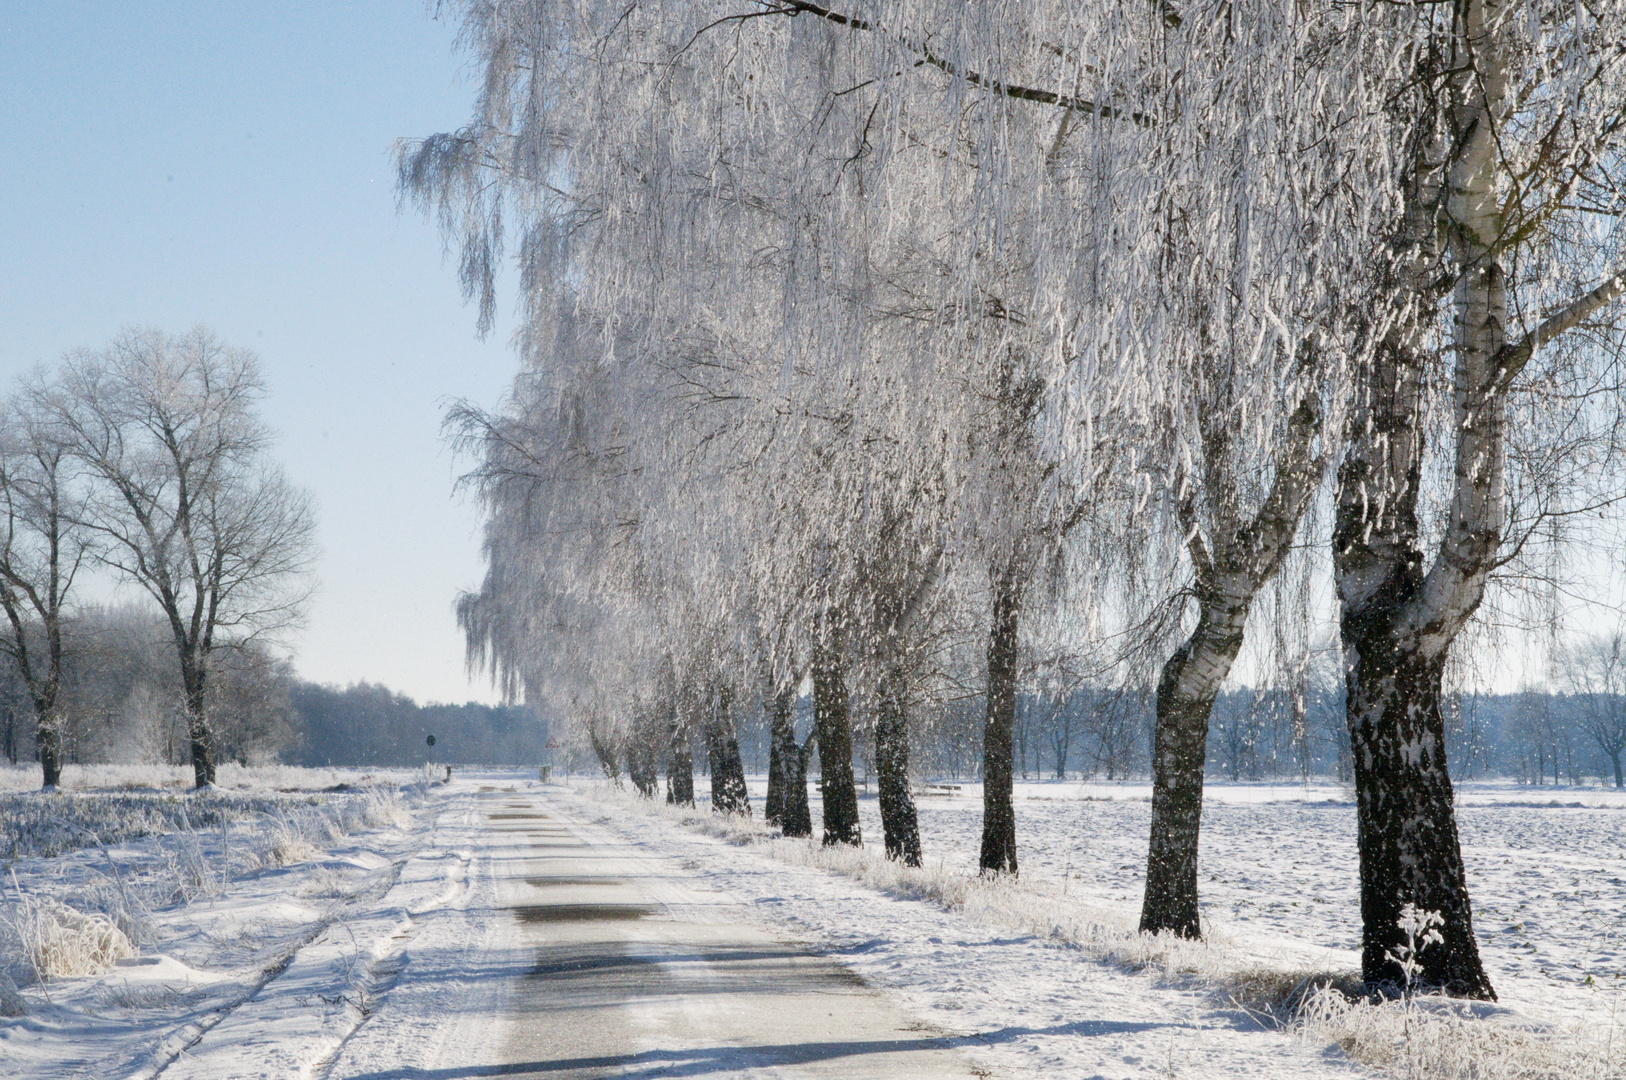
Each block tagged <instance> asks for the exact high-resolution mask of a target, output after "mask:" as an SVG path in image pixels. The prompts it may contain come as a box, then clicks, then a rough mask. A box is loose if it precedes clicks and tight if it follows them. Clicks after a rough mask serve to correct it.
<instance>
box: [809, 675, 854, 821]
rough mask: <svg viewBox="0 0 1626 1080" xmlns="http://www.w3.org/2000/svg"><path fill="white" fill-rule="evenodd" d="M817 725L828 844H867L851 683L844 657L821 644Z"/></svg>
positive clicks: (815, 710) (816, 681) (816, 692)
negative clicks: (860, 807) (858, 781)
mask: <svg viewBox="0 0 1626 1080" xmlns="http://www.w3.org/2000/svg"><path fill="white" fill-rule="evenodd" d="M813 722H814V725H815V726H816V727H817V729H818V739H819V789H820V791H821V792H822V793H823V796H824V842H825V844H826V845H829V844H853V845H859V844H862V843H863V842H864V839H863V834H862V833H861V831H860V830H859V827H858V791H857V788H856V787H855V786H854V784H853V733H852V724H851V721H850V720H849V718H848V715H847V681H846V679H845V678H843V676H842V673H841V657H840V655H839V653H838V652H837V651H836V650H835V649H833V648H831V647H830V646H828V645H819V646H818V647H817V648H816V650H815V653H814V659H813Z"/></svg>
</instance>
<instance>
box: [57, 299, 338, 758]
mask: <svg viewBox="0 0 1626 1080" xmlns="http://www.w3.org/2000/svg"><path fill="white" fill-rule="evenodd" d="M63 387H64V391H65V392H64V394H63V395H62V396H61V398H60V399H59V400H58V402H57V407H56V409H55V411H54V416H53V419H54V420H55V422H56V423H58V424H60V425H61V426H62V428H63V429H64V430H65V432H66V434H67V438H68V439H69V440H70V446H71V453H72V455H73V457H74V458H76V459H77V460H78V462H79V463H80V464H81V465H82V466H83V468H84V469H85V471H86V472H87V473H88V474H89V475H90V477H91V478H92V479H93V481H94V484H93V490H92V494H91V497H90V498H89V500H88V502H87V504H86V509H85V513H84V517H83V522H84V524H85V525H86V526H87V527H88V528H90V529H91V530H92V531H93V533H94V534H95V535H96V536H97V538H98V539H99V541H100V546H99V548H98V550H97V557H98V559H100V560H101V562H103V563H104V564H105V565H107V566H108V567H110V568H112V569H114V570H116V571H118V572H119V573H121V574H123V575H124V576H125V577H127V578H128V579H129V580H130V581H132V582H134V583H135V584H137V585H138V586H140V587H141V588H142V589H143V590H144V591H146V592H147V593H148V594H149V595H150V596H151V597H152V598H153V599H154V600H155V601H157V603H158V606H159V608H160V610H161V611H162V612H163V615H164V617H165V619H166V620H167V622H168V624H169V628H170V633H171V636H172V638H173V640H174V645H175V650H176V656H177V659H178V661H179V663H180V674H181V682H182V685H183V687H184V695H185V709H186V720H187V734H188V738H189V740H190V742H191V758H192V770H193V775H194V777H195V779H196V782H197V784H198V786H199V787H203V786H206V785H208V784H211V783H213V782H214V775H215V745H214V736H213V732H212V729H211V726H210V723H209V718H208V714H207V701H208V697H207V686H208V678H209V660H210V655H211V654H212V653H213V652H214V651H215V650H217V649H220V648H224V647H229V646H232V645H235V644H239V643H242V642H244V641H248V640H252V639H254V638H256V637H259V636H261V635H265V634H268V633H273V632H275V631H278V630H281V629H285V628H288V627H290V626H291V625H293V624H294V623H295V622H296V621H297V619H298V618H299V615H300V613H301V611H302V609H303V606H304V602H305V600H306V599H307V598H308V597H309V595H310V584H309V576H308V575H309V570H310V563H311V560H312V557H313V554H314V548H313V538H312V531H313V528H314V522H313V517H312V511H311V507H310V502H309V499H308V497H307V496H306V495H305V493H304V492H302V491H300V490H299V489H297V488H295V487H294V486H293V485H292V484H290V483H289V482H288V480H287V479H286V478H285V477H284V476H283V475H282V473H281V472H280V470H278V469H277V468H276V467H275V466H274V465H272V464H271V463H270V462H269V461H268V460H267V459H266V450H267V448H268V446H269V444H270V441H271V433H270V431H269V430H268V429H267V428H266V426H265V424H264V423H263V422H262V421H261V420H260V418H259V415H258V412H257V406H258V403H259V401H260V399H261V398H262V397H264V395H265V384H264V381H263V380H262V379H261V377H260V371H259V362H258V360H257V359H256V358H255V356H254V354H253V353H251V352H249V351H248V350H246V349H235V348H231V347H230V346H227V345H225V344H224V343H223V342H221V341H220V340H219V339H217V338H216V337H215V336H214V335H213V334H212V333H210V332H209V331H207V330H204V329H201V328H200V329H196V330H193V331H192V332H191V333H188V334H185V335H183V336H179V337H171V336H169V335H166V334H164V333H162V332H161V331H157V330H129V331H126V332H124V333H123V334H121V335H120V336H119V337H118V338H116V339H115V340H114V341H113V343H112V344H111V345H109V346H108V347H107V348H105V349H102V350H100V351H97V352H91V351H81V352H78V353H75V354H73V355H72V356H70V357H69V358H68V362H67V364H66V367H65V372H64V380H63Z"/></svg>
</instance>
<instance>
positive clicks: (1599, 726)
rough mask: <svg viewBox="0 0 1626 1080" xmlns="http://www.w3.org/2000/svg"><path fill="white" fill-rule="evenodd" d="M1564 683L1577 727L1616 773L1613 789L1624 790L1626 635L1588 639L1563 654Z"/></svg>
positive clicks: (1625, 752) (1625, 783) (1610, 635)
mask: <svg viewBox="0 0 1626 1080" xmlns="http://www.w3.org/2000/svg"><path fill="white" fill-rule="evenodd" d="M1560 670H1561V671H1562V673H1563V678H1564V682H1565V683H1566V684H1568V688H1569V691H1570V693H1572V694H1574V695H1575V696H1576V699H1577V704H1578V705H1579V706H1580V708H1579V712H1580V724H1581V727H1582V729H1583V730H1585V731H1586V733H1587V734H1588V735H1589V736H1591V737H1592V741H1593V742H1594V743H1596V744H1597V746H1598V749H1599V750H1600V751H1602V753H1603V755H1604V756H1605V757H1607V758H1608V759H1609V764H1610V765H1611V766H1613V767H1614V770H1615V786H1616V787H1617V788H1618V787H1626V776H1623V775H1622V772H1621V757H1622V755H1626V636H1623V635H1621V634H1619V633H1615V634H1609V635H1600V636H1598V637H1593V638H1589V639H1587V640H1586V641H1583V642H1581V643H1580V644H1578V645H1575V646H1574V647H1572V648H1570V649H1568V650H1566V651H1565V653H1564V655H1563V657H1562V659H1561V669H1560Z"/></svg>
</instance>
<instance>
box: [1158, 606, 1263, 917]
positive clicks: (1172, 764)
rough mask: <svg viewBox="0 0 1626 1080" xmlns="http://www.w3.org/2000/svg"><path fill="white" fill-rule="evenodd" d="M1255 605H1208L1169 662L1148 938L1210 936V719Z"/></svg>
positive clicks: (1163, 685) (1162, 691) (1162, 702)
mask: <svg viewBox="0 0 1626 1080" xmlns="http://www.w3.org/2000/svg"><path fill="white" fill-rule="evenodd" d="M1247 617H1248V605H1247V602H1246V601H1243V602H1242V604H1241V606H1240V607H1237V606H1234V605H1231V606H1227V605H1220V604H1214V605H1208V604H1205V605H1203V608H1202V612H1201V614H1200V615H1199V616H1198V619H1197V629H1196V630H1194V631H1192V634H1191V637H1190V638H1188V639H1187V640H1186V641H1185V643H1184V644H1182V645H1181V646H1180V647H1179V648H1178V649H1176V650H1175V652H1174V655H1173V656H1171V657H1169V659H1168V661H1167V662H1166V663H1165V664H1164V665H1163V671H1162V673H1161V675H1160V676H1159V678H1158V682H1157V727H1156V730H1155V733H1154V736H1153V746H1152V836H1151V847H1150V851H1149V852H1148V854H1147V857H1146V893H1145V896H1144V898H1143V899H1142V901H1141V910H1140V929H1141V932H1142V933H1146V934H1156V933H1160V932H1170V933H1174V934H1178V935H1180V936H1181V937H1184V938H1200V937H1202V925H1201V923H1200V921H1199V919H1198V911H1197V839H1198V833H1199V831H1200V829H1201V825H1202V812H1203V765H1204V762H1205V761H1206V755H1207V745H1208V719H1209V714H1210V713H1212V712H1213V710H1214V698H1215V696H1216V695H1217V694H1218V693H1219V688H1220V684H1221V683H1223V682H1224V681H1225V676H1226V675H1227V674H1229V673H1230V670H1231V664H1232V663H1233V662H1234V661H1235V660H1236V655H1237V653H1238V652H1239V651H1240V650H1241V648H1242V627H1243V623H1244V622H1246V620H1247Z"/></svg>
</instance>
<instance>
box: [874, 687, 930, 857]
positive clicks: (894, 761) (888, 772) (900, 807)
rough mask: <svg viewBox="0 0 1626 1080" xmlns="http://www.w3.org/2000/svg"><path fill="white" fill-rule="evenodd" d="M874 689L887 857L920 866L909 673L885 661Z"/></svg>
mask: <svg viewBox="0 0 1626 1080" xmlns="http://www.w3.org/2000/svg"><path fill="white" fill-rule="evenodd" d="M877 690H878V692H877V694H876V699H877V700H876V712H875V772H876V775H877V778H878V787H879V789H880V802H881V829H882V831H883V832H884V833H885V835H886V857H887V858H889V859H898V860H901V861H902V862H903V864H904V865H905V866H919V865H920V824H919V821H918V820H917V816H916V814H915V799H914V795H912V794H911V793H910V791H909V676H908V673H907V672H906V671H905V670H904V668H903V666H902V665H901V664H891V665H888V666H887V668H886V669H885V671H884V672H883V673H882V675H881V682H880V686H879V687H878V688H877Z"/></svg>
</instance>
